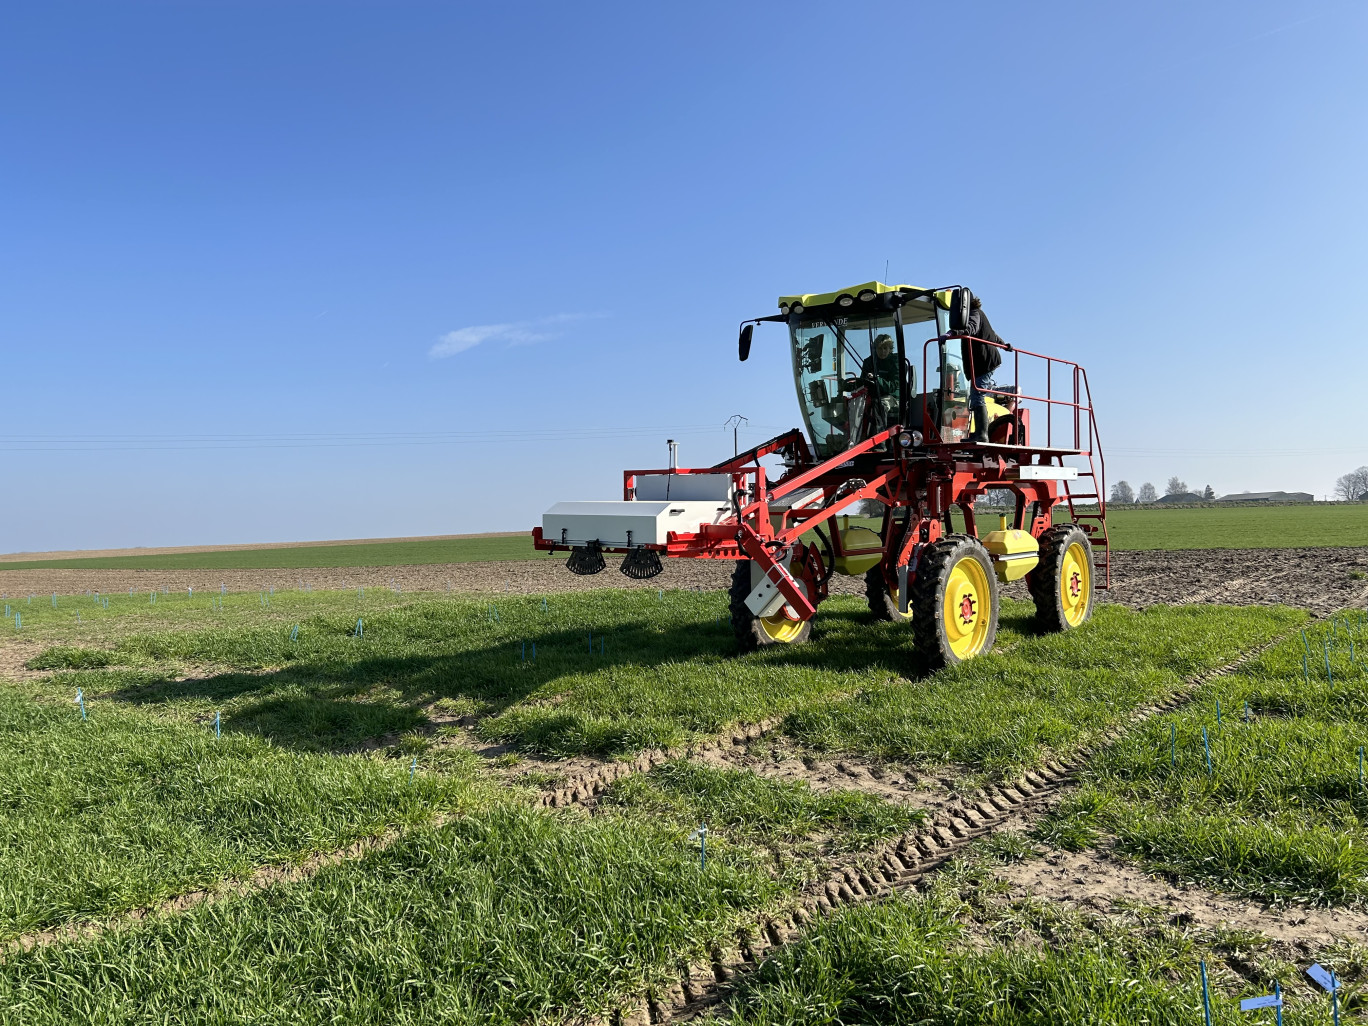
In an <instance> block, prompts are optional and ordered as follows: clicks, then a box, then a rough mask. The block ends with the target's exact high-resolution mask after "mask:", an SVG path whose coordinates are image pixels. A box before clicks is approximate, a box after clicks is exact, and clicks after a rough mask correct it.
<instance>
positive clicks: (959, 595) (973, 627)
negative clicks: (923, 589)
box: [941, 556, 993, 659]
mask: <svg viewBox="0 0 1368 1026" xmlns="http://www.w3.org/2000/svg"><path fill="white" fill-rule="evenodd" d="M988 587H989V586H988V575H987V574H986V573H985V572H984V570H983V565H982V564H981V563H979V561H978V560H977V559H974V558H972V557H970V556H966V557H965V558H963V559H961V560H960V561H959V562H958V563H956V564H955V565H954V567H952V568H951V570H950V577H949V579H948V580H947V581H946V582H945V604H944V605H943V607H942V609H941V618H942V620H943V621H944V623H945V637H946V640H947V641H948V642H949V643H950V651H951V652H953V653H954V654H955V658H956V659H968V658H969V657H970V656H976V655H978V654H979V653H980V652H982V651H983V646H984V643H985V642H986V641H987V640H988V627H989V623H988V621H989V619H990V618H991V617H992V615H993V606H992V603H993V599H992V592H990V591H989V590H988Z"/></svg>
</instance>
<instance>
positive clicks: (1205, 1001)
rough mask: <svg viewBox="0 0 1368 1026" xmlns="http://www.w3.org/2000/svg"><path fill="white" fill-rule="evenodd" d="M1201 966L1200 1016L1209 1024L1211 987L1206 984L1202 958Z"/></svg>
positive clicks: (1209, 1025) (1204, 964)
mask: <svg viewBox="0 0 1368 1026" xmlns="http://www.w3.org/2000/svg"><path fill="white" fill-rule="evenodd" d="M1201 966H1202V1018H1203V1019H1204V1020H1206V1026H1211V989H1210V988H1209V987H1208V986H1207V971H1206V961H1205V960H1203V961H1202V963H1201Z"/></svg>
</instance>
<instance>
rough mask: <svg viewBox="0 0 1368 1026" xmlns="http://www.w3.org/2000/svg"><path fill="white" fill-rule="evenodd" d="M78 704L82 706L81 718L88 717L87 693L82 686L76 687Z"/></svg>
mask: <svg viewBox="0 0 1368 1026" xmlns="http://www.w3.org/2000/svg"><path fill="white" fill-rule="evenodd" d="M76 704H77V705H79V706H80V707H81V719H83V720H84V719H86V718H87V717H86V707H85V693H84V692H82V691H81V689H80V688H77V689H76Z"/></svg>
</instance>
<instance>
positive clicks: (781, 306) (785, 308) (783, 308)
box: [779, 303, 789, 314]
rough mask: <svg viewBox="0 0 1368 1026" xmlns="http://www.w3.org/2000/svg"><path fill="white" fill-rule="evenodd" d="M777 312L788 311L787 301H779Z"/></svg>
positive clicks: (783, 312)
mask: <svg viewBox="0 0 1368 1026" xmlns="http://www.w3.org/2000/svg"><path fill="white" fill-rule="evenodd" d="M779 312H780V313H781V314H786V313H788V312H789V305H788V304H787V303H780V304H779Z"/></svg>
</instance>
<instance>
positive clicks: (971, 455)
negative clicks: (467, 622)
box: [533, 337, 1111, 620]
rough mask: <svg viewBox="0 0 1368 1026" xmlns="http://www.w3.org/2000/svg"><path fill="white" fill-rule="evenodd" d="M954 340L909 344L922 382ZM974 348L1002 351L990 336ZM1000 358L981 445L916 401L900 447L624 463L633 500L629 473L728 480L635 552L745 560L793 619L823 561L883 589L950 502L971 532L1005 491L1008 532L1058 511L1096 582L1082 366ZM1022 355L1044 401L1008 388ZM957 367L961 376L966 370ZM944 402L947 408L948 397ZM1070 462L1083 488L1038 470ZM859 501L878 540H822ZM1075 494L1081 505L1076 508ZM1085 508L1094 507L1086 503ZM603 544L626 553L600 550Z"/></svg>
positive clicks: (882, 444)
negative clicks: (636, 466) (876, 579)
mask: <svg viewBox="0 0 1368 1026" xmlns="http://www.w3.org/2000/svg"><path fill="white" fill-rule="evenodd" d="M960 341H961V339H960V338H959V337H955V338H953V339H949V340H947V339H946V338H944V337H942V338H934V339H930V340H928V341H927V342H926V344H925V346H924V347H923V350H922V367H923V377H922V380H923V381H929V380H930V379H929V378H927V377H926V371H927V369H928V366H929V363H928V357H929V355H930V348H931V346H933V345H937V346H940V347H944V346H945V345H946V344H947V342H954V343H959V342H960ZM972 341H983V340H972ZM984 344H986V345H989V346H994V347H996V348H1000V349H1007V347H1006V346H1001V345H998V344H997V343H993V342H985V343H984ZM965 348H966V349H968V348H969V347H967V346H966V347H965ZM1010 352H1011V354H1012V356H1013V361H1012V370H1013V375H1012V376H1013V379H1014V381H1013V384H1012V385H1011V386H999V387H994V388H988V389H983V390H982V391H983V393H984V394H985V395H987V396H990V397H993V398H994V399H995V400H998V401H1000V402H1001V403H1002V404H1003V405H1004V406H1006V407H1007V408H1008V409H1009V411H1010V416H1009V417H999V418H998V420H997V421H995V422H994V424H993V430H994V432H995V433H997V434H1000V435H1003V436H1004V437H1007V438H1010V439H1011V441H1001V442H994V441H990V442H987V443H983V442H974V441H972V440H969V439H960V438H956V437H943V435H944V434H945V433H946V432H944V431H943V430H942V425H939V424H937V423H935V422H934V418H933V416H932V411H931V409H930V408H929V404H928V403H927V402H925V401H923V417H922V423H921V426H920V434H921V435H922V444H901V440H905V439H907V438H909V436H910V432H911V428H910V427H909V428H908V430H907V431H906V432H905V431H904V428H903V427H902V426H894V427H890V428H888V429H886V430H883V431H879V432H877V433H875V434H873V435H871V436H869V437H868V438H865V439H864V440H863V441H860V442H857V443H856V444H854V445H852V446H850V447H849V448H848V449H845V450H843V451H842V452H840V453H838V454H836V455H835V456H832V457H831V458H829V459H825V460H821V461H816V460H815V458H814V457H813V455H812V452H811V449H810V448H809V446H808V443H807V440H806V439H805V438H804V436H803V434H802V433H801V432H800V431H799V430H797V429H793V430H790V431H787V432H785V433H784V434H782V435H779V436H777V437H776V438H773V439H770V440H769V441H768V442H765V443H764V444H763V445H759V446H757V447H755V448H754V449H751V450H749V451H748V452H745V453H742V454H740V455H738V456H735V457H733V458H731V459H729V460H725V461H723V462H722V463H719V464H717V465H715V466H712V467H706V468H684V467H679V468H670V469H662V470H628V471H625V472H624V473H623V498H624V499H628V500H630V499H633V498H634V497H635V496H634V490H635V486H636V481H637V478H639V477H642V476H646V475H663V474H702V473H706V474H714V475H715V474H719V473H729V474H730V475H731V476H732V479H733V482H734V484H735V486H736V491H735V496H736V497H735V498H734V500H733V504H734V512H733V514H732V515H731V516H729V517H726V518H725V519H724V520H723V521H722V522H721V523H717V524H703V525H701V526H700V528H699V530H697V531H687V532H670V533H669V534H668V535H667V536H666V541H665V543H664V544H663V545H652V546H646V547H647V548H652V549H655V550H657V551H659V552H660V554H661V555H664V556H669V557H674V558H677V559H730V560H739V559H751V560H754V561H755V562H756V563H757V564H758V565H759V567H760V569H761V571H762V572H763V573H764V574H766V575H767V576H768V577H769V578H770V579H771V580H772V581H773V582H774V583H775V584H776V585H777V586H778V588H779V590H780V591H781V592H782V593H783V595H784V598H785V600H786V602H787V603H788V605H789V607H790V608H791V613H790V614H789V615H793V616H795V617H796V618H797V619H802V620H806V619H808V618H809V617H811V616H812V615H813V613H814V612H815V611H816V606H817V604H818V603H820V602H821V601H822V599H823V598H825V597H826V590H827V589H826V583H827V579H828V578H829V576H830V572H831V570H830V567H828V566H827V563H828V562H829V561H830V560H831V559H832V558H835V557H841V556H851V555H868V554H873V553H874V552H879V553H881V555H882V559H881V565H882V566H883V572H884V575H885V577H886V578H887V580H888V582H889V584H890V587H895V586H896V583H895V582H896V580H897V575H898V570H899V568H901V567H908V571H909V574H910V575H915V572H916V566H917V559H918V555H919V553H920V552H921V551H922V549H924V548H925V547H926V546H927V545H931V544H934V543H935V542H936V541H937V540H939V539H940V538H941V537H942V536H944V535H945V534H948V533H951V531H952V530H953V528H952V526H951V519H950V512H951V510H952V509H956V508H957V509H958V510H959V511H960V514H961V516H962V518H963V523H964V527H963V533H965V534H969V535H973V536H975V537H977V536H978V529H977V525H976V522H975V517H974V502H975V500H976V499H978V498H980V497H982V496H983V495H985V494H986V493H987V492H989V491H994V490H996V491H1003V490H1005V491H1008V492H1011V493H1012V494H1013V495H1014V496H1015V499H1016V504H1015V509H1014V511H1013V513H1012V515H1011V520H1012V526H1013V527H1014V528H1016V529H1018V530H1023V531H1029V532H1030V533H1031V534H1032V535H1033V536H1035V537H1036V538H1039V537H1040V535H1041V534H1043V533H1044V531H1046V530H1047V529H1048V528H1049V527H1050V526H1051V524H1052V523H1053V522H1054V516H1055V512H1056V507H1059V506H1061V505H1063V506H1064V507H1065V508H1066V509H1067V516H1068V519H1069V520H1071V521H1073V522H1074V523H1076V524H1078V525H1079V527H1081V528H1082V529H1083V530H1084V531H1085V532H1086V533H1087V534H1088V535H1089V537H1090V539H1091V541H1092V544H1093V546H1094V548H1095V549H1100V550H1101V559H1100V561H1099V562H1100V569H1101V570H1102V571H1103V573H1102V574H1101V575H1100V577H1101V580H1100V581H1099V582H1098V585H1097V586H1098V587H1099V588H1106V587H1109V586H1110V583H1111V574H1110V560H1109V558H1108V536H1107V528H1106V505H1105V498H1104V496H1105V464H1104V463H1103V460H1102V453H1101V448H1100V445H1099V442H1098V434H1097V422H1096V418H1095V416H1094V411H1093V405H1092V394H1091V390H1090V389H1089V386H1088V377H1087V372H1086V371H1085V370H1084V369H1083V368H1082V367H1081V366H1079V365H1078V364H1076V363H1073V362H1071V361H1068V360H1060V359H1058V358H1055V357H1050V356H1045V355H1043V354H1040V353H1033V352H1030V351H1028V350H1023V349H1011V350H1010ZM1023 358H1024V359H1026V360H1028V361H1031V360H1038V361H1043V364H1044V381H1045V394H1044V395H1035V394H1027V393H1024V392H1022V391H1021V389H1020V382H1021V370H1022V361H1023ZM1056 368H1061V369H1063V373H1064V375H1065V377H1066V378H1067V385H1068V387H1067V388H1065V389H1064V391H1063V393H1062V394H1061V395H1060V396H1058V397H1057V396H1056V394H1055V377H1056V374H1057V370H1056ZM967 373H968V374H969V378H970V380H972V379H973V376H974V375H973V367H972V364H971V365H970V366H969V368H968V369H967ZM950 398H951V399H953V401H954V402H955V403H956V404H957V405H956V408H958V404H960V402H961V400H960V397H958V396H952V397H950ZM943 399H944V393H936V398H935V400H934V401H935V402H936V403H938V404H940V405H939V406H938V408H939V409H941V410H942V411H943V410H945V409H946V405H945V404H944V403H943ZM1056 407H1060V408H1062V409H1064V410H1066V411H1067V412H1068V419H1067V420H1066V421H1065V424H1066V425H1071V426H1072V431H1070V432H1067V434H1068V436H1069V437H1068V438H1067V440H1068V441H1070V442H1072V445H1068V446H1056V445H1055V444H1054V443H1055V434H1056V431H1055V419H1056V418H1055V416H1054V412H1055V408H1056ZM1032 409H1034V410H1035V412H1036V416H1035V420H1036V421H1037V422H1038V421H1039V420H1040V416H1041V415H1042V414H1043V416H1044V419H1045V424H1044V429H1045V444H1044V445H1035V444H1033V441H1032V439H1031V438H1030V433H1031V420H1032V417H1031V411H1032ZM1003 422H1005V423H1003ZM951 434H953V432H951ZM774 453H782V454H784V457H785V463H786V468H785V472H784V474H783V476H782V477H781V478H779V480H777V481H774V482H771V481H769V480H768V479H767V475H766V471H765V468H764V467H763V466H762V465H761V464H760V462H759V461H760V460H761V459H762V458H764V457H765V456H768V455H772V454H774ZM1070 458H1072V459H1076V460H1079V461H1083V460H1086V462H1087V469H1086V470H1085V469H1083V468H1082V467H1079V468H1075V469H1076V470H1077V479H1075V480H1077V481H1078V483H1079V484H1082V483H1083V482H1085V481H1086V482H1091V484H1090V485H1084V487H1083V489H1082V490H1080V491H1075V490H1073V489H1072V488H1071V487H1070V481H1069V479H1068V478H1067V477H1063V473H1064V472H1063V471H1062V470H1051V469H1043V468H1064V466H1065V464H1064V460H1065V459H1070ZM1051 474H1055V476H1054V477H1051V476H1050V475H1051ZM1061 478H1062V479H1061ZM870 499H873V500H877V501H878V502H879V503H880V504H881V505H882V506H883V507H884V516H883V526H882V529H881V531H880V532H879V536H880V542H881V544H880V546H879V547H878V548H868V547H866V548H862V549H852V550H844V549H843V548H842V536H841V532H840V531H831V532H830V537H829V538H828V536H827V534H826V533H825V532H822V531H821V528H822V527H823V525H826V524H828V523H829V522H830V521H831V520H832V518H834V517H837V516H840V515H842V514H848V513H850V512H851V511H852V510H853V509H855V508H856V507H857V504H858V503H860V502H863V501H865V500H870ZM1080 502H1082V503H1086V504H1087V505H1085V506H1083V507H1082V508H1080V505H1079V503H1080ZM1093 503H1095V510H1094V509H1092V508H1090V507H1091V506H1092V504H1093ZM808 534H815V535H816V537H819V538H820V539H821V541H822V542H823V545H822V546H819V545H817V544H816V543H815V542H811V541H809V542H807V543H804V542H803V541H802V540H801V539H802V538H803V536H804V535H808ZM533 539H534V544H535V545H536V547H537V548H538V549H541V550H544V551H555V550H556V549H558V548H560V549H562V550H563V549H564V548H565V546H563V545H557V544H556V543H554V542H551V541H548V540H546V539H545V538H543V537H542V532H541V528H536V529H535V530H534V531H533ZM822 548H825V550H826V557H825V558H824V557H823V552H822ZM604 550H605V551H618V552H625V551H626V549H625V548H622V547H612V546H606V545H605V546H604Z"/></svg>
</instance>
